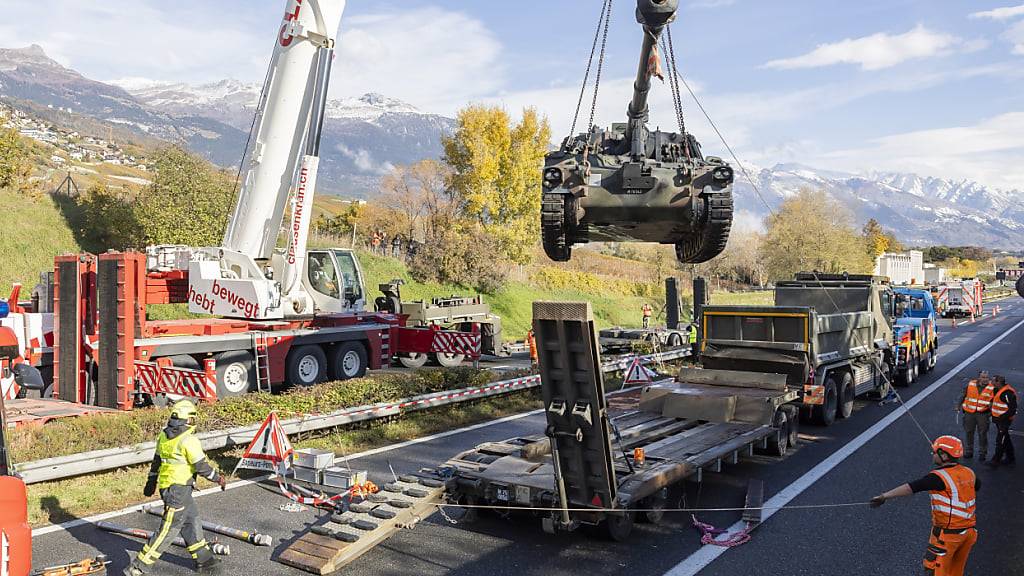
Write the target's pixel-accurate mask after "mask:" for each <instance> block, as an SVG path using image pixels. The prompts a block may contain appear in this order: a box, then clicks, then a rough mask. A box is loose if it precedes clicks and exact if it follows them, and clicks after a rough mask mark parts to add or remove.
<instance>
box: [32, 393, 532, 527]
mask: <svg viewBox="0 0 1024 576" xmlns="http://www.w3.org/2000/svg"><path fill="white" fill-rule="evenodd" d="M541 413H543V410H531V411H529V412H523V413H520V414H513V415H511V416H506V417H504V418H499V419H497V420H490V421H488V422H481V423H479V424H473V425H472V426H466V427H465V428H459V429H457V430H448V431H446V432H439V433H437V434H431V435H430V436H423V437H422V438H414V439H412V440H406V441H405V442H399V443H398V444H389V445H387V446H381V447H380V448H374V449H372V450H367V451H365V452H359V453H358V454H349V455H347V456H343V458H345V459H348V460H356V459H359V458H365V457H367V456H373V455H375V454H383V453H384V452H391V451H392V450H398V449H400V448H405V447H407V446H413V445H415V444H422V443H424V442H430V441H431V440H437V439H439V438H446V437H448V436H454V435H456V434H462V433H465V432H472V431H473V430H479V429H480V428H486V427H488V426H494V425H495V424H503V423H505V422H512V421H513V420H519V419H521V418H526V417H527V416H532V415H534V414H541ZM270 477H271V476H270V475H269V474H268V475H266V476H259V477H256V478H250V479H248V480H239V481H237V482H232V483H230V484H228V485H227V487H226V488H227V489H228V490H233V489H235V488H242V487H244V486H248V485H250V484H257V483H259V482H262V481H264V480H267V479H269V478H270ZM220 491H221V490H220V487H219V486H215V487H213V488H207V489H206V490H200V491H198V492H195V493H193V497H195V498H199V497H200V496H206V495H208V494H216V493H219V492H220ZM153 504H162V502H161V501H160V500H154V501H152V502H144V503H142V504H136V505H134V506H129V507H127V508H122V509H121V510H115V511H113V512H104V513H102V514H97V515H95V516H89V517H86V518H76V519H74V520H69V521H67V522H64V523H63V524H53V525H50V526H43V527H42V528H36V529H35V530H33V531H32V536H33V537H36V536H42V535H43V534H50V533H53V532H60V531H63V530H69V529H71V528H76V527H78V526H82V525H85V524H95V523H96V522H99V521H100V520H108V519H110V518H116V517H118V516H123V515H125V514H129V513H131V512H138V511H139V510H142V508H143V507H144V506H150V505H153Z"/></svg>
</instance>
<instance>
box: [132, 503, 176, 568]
mask: <svg viewBox="0 0 1024 576" xmlns="http://www.w3.org/2000/svg"><path fill="white" fill-rule="evenodd" d="M182 510H184V508H178V509H174V508H171V507H170V506H167V507H165V508H164V523H163V524H161V525H160V533H159V534H157V535H156V538H155V539H154V540H153V543H152V545H151V546H150V548H149V550H145V549H144V550H143V551H142V553H140V554H139V560H142V561H143V562H145V563H146V564H152V563H153V562H156V560H157V558H159V557H160V554H159V552H158V550H159V548H160V545H161V544H163V541H164V539H165V538H167V533H168V532H170V531H171V523H172V522H174V513H175V512H181V511H182ZM150 558H152V559H150Z"/></svg>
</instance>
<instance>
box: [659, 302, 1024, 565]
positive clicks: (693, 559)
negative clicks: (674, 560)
mask: <svg viewBox="0 0 1024 576" xmlns="http://www.w3.org/2000/svg"><path fill="white" fill-rule="evenodd" d="M1022 325H1024V320H1021V321H1020V322H1017V323H1016V324H1014V325H1013V327H1012V328H1010V329H1008V330H1007V331H1006V332H1003V333H1002V334H1000V335H999V336H998V337H996V338H995V339H994V340H992V341H991V342H989V343H988V344H986V345H985V346H984V347H983V348H981V349H980V350H978V351H977V352H975V353H974V354H972V355H971V356H970V357H969V358H967V359H966V360H964V361H963V362H961V363H960V364H957V365H956V367H955V368H953V369H952V370H950V371H949V372H946V374H945V375H944V376H943V377H942V378H940V379H939V380H937V381H936V382H934V383H933V384H932V385H931V386H928V387H927V388H925V389H924V390H922V391H921V392H920V393H919V394H918V395H917V396H914V397H913V398H912V399H910V400H909V401H907V403H906V404H905V405H903V406H900V407H899V408H897V409H896V410H894V411H893V412H892V413H890V414H889V415H888V416H886V417H885V418H882V419H881V420H879V421H878V422H877V423H875V425H874V426H872V427H871V428H868V429H867V430H865V431H864V432H861V433H860V435H859V436H857V437H856V438H854V439H853V440H852V441H851V442H850V443H849V444H847V445H846V446H843V447H842V448H840V449H839V450H837V451H836V452H835V453H833V454H832V455H831V456H829V457H828V458H826V459H825V460H822V461H821V462H820V463H819V464H818V465H817V466H815V467H814V468H812V469H811V470H809V471H808V472H806V473H805V474H804V475H803V476H801V477H800V478H797V480H796V481H795V482H793V483H792V484H790V485H789V486H787V487H786V488H784V489H782V490H781V491H780V492H779V493H778V494H776V495H775V496H773V497H772V498H771V499H770V500H768V501H767V502H765V503H764V506H765V510H763V511H762V512H763V517H762V523H763V522H765V521H767V520H768V518H770V517H771V516H772V515H773V514H775V513H776V512H778V511H779V510H778V509H779V507H781V506H785V505H786V504H788V503H789V502H791V501H792V500H793V499H794V498H796V497H797V496H799V495H800V494H802V493H803V491H804V490H806V489H808V488H810V487H811V486H813V485H814V483H815V482H817V481H818V480H821V478H822V477H824V476H825V475H826V474H828V473H829V472H831V471H832V470H833V469H834V468H835V467H836V466H838V465H839V464H841V463H842V462H843V461H844V460H846V459H847V458H848V457H850V455H851V454H853V453H854V452H856V451H857V450H859V449H860V448H861V447H862V446H864V445H865V444H867V443H868V442H869V441H870V440H871V439H873V438H874V437H875V436H878V435H879V434H880V433H882V431H884V430H885V429H886V428H888V427H889V426H890V425H892V423H893V422H896V421H897V420H899V419H900V417H901V416H903V415H904V414H906V413H907V411H909V410H910V409H912V408H913V407H914V406H916V405H917V404H918V403H920V402H921V401H923V400H924V399H925V398H927V397H928V396H930V395H931V394H932V393H933V392H935V391H936V390H938V389H939V388H940V387H941V386H942V385H944V384H945V383H946V382H949V381H950V380H952V379H953V377H954V376H956V375H957V374H959V373H960V371H961V370H963V369H964V368H966V367H968V366H969V365H970V364H971V363H972V362H974V361H975V360H977V359H978V358H979V357H981V356H982V355H983V354H984V353H985V352H988V351H989V349H991V348H992V347H993V346H995V345H996V344H997V343H999V342H1000V341H1002V340H1003V339H1004V338H1006V337H1007V336H1009V335H1010V334H1012V333H1013V332H1014V331H1015V330H1017V329H1018V328H1020V327H1021V326H1022ZM745 527H746V523H745V522H743V521H740V522H737V523H735V524H733V525H732V526H730V527H729V532H735V531H737V530H742V529H743V528H745ZM726 550H728V548H723V547H721V546H715V545H713V544H706V545H704V546H702V547H701V548H700V549H698V550H697V551H696V552H694V553H693V554H691V555H690V556H689V557H688V558H686V559H685V560H683V561H682V562H680V563H679V564H676V565H675V566H674V567H673V568H672V569H670V570H669V571H668V572H665V574H664V576H694V575H695V574H697V573H698V572H700V571H701V570H703V569H704V568H705V567H707V565H708V564H711V563H712V562H714V561H715V559H717V558H718V557H719V556H721V555H722V554H724V553H725V551H726Z"/></svg>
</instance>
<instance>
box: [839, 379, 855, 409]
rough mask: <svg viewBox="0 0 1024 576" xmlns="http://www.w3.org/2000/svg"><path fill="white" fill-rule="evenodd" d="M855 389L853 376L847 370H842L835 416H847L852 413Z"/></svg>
mask: <svg viewBox="0 0 1024 576" xmlns="http://www.w3.org/2000/svg"><path fill="white" fill-rule="evenodd" d="M855 392H856V391H855V390H854V386H853V378H852V377H851V376H850V374H849V373H848V372H843V378H842V380H841V381H840V384H839V408H838V411H837V412H836V417H837V418H849V417H850V415H851V414H853V399H854V396H855V394H854V393H855Z"/></svg>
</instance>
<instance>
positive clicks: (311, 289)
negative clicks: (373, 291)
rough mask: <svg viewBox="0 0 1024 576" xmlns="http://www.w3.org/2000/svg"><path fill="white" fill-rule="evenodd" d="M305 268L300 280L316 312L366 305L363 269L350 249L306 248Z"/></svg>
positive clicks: (343, 310) (352, 310)
mask: <svg viewBox="0 0 1024 576" xmlns="http://www.w3.org/2000/svg"><path fill="white" fill-rule="evenodd" d="M305 268H306V269H305V273H304V274H303V276H302V282H303V284H304V285H305V288H306V292H307V293H308V294H309V295H310V296H312V298H313V302H314V304H315V309H316V311H317V312H323V313H327V314H330V313H336V312H362V311H363V310H364V309H365V308H366V290H365V289H364V288H363V271H362V268H360V267H359V260H358V259H357V258H356V255H355V253H354V252H352V251H351V250H346V249H343V248H331V249H327V250H310V251H308V252H307V253H306V267H305Z"/></svg>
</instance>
